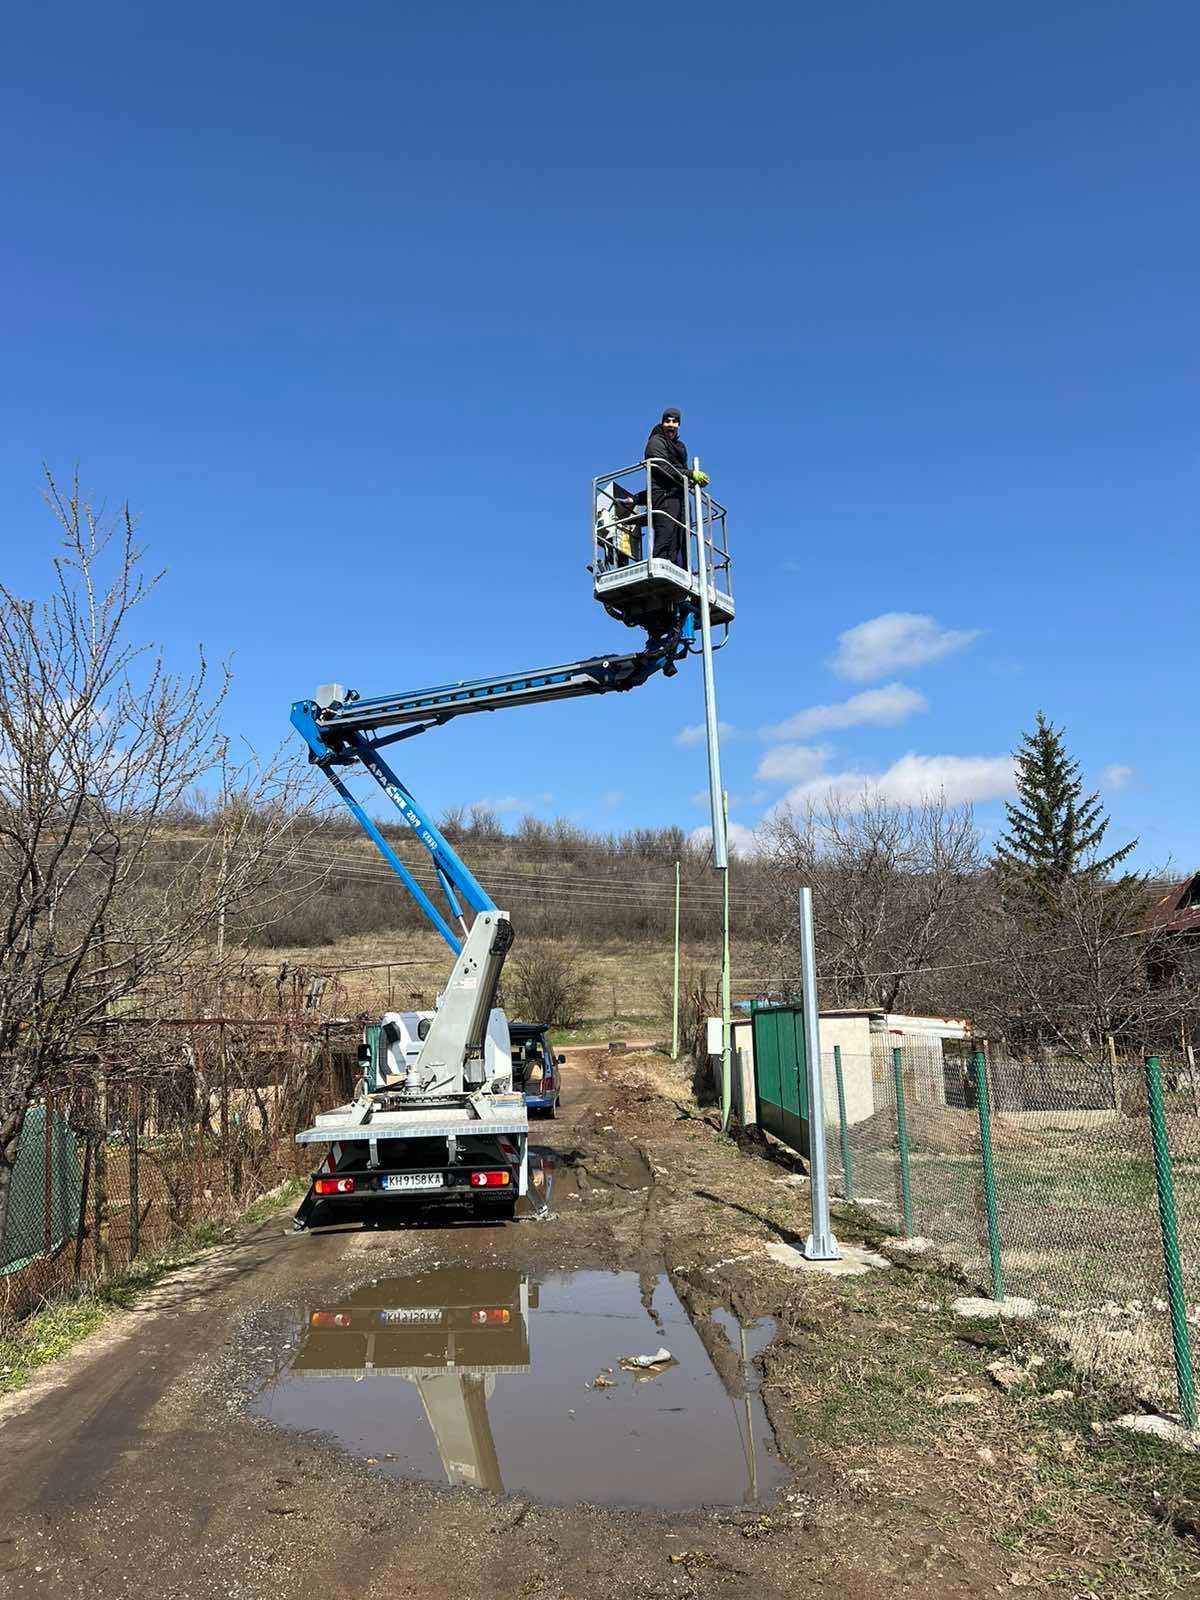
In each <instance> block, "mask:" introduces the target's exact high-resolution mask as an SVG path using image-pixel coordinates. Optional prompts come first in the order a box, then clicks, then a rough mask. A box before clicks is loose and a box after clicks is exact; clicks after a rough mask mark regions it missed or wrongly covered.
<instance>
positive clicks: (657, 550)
mask: <svg viewBox="0 0 1200 1600" xmlns="http://www.w3.org/2000/svg"><path fill="white" fill-rule="evenodd" d="M653 524H654V554H655V555H656V556H658V557H659V558H660V559H662V560H664V561H673V562H674V563H675V565H676V566H677V567H682V568H683V570H684V571H685V572H686V571H687V565H688V561H687V539H686V536H685V533H684V526H683V492H682V490H681V491H680V493H679V494H677V495H671V494H664V495H657V496H656V497H655V501H654V516H653Z"/></svg>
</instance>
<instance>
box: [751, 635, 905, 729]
mask: <svg viewBox="0 0 1200 1600" xmlns="http://www.w3.org/2000/svg"><path fill="white" fill-rule="evenodd" d="M864 626H868V624H864ZM842 637H843V638H845V637H846V636H845V634H843V635H842ZM928 708H929V702H928V701H927V700H926V698H925V696H924V695H923V694H919V693H918V692H917V690H916V689H910V688H908V686H907V685H906V684H903V683H887V684H884V686H883V687H882V688H881V689H864V690H863V691H862V693H861V694H852V695H851V696H850V698H849V700H839V701H838V703H837V704H836V705H831V706H809V707H808V709H807V710H805V711H798V712H797V713H796V715H795V716H794V717H789V718H788V719H787V721H786V722H777V723H775V725H774V726H773V727H770V728H762V729H760V730H759V731H760V733H761V735H762V737H763V738H764V739H806V738H809V737H810V736H811V735H812V734H814V733H828V732H829V731H830V729H832V728H855V727H858V726H859V725H860V724H861V723H873V724H875V725H876V726H878V727H881V728H891V727H894V726H895V725H896V723H898V722H903V721H904V719H905V717H911V716H912V715H913V713H914V712H916V711H926V710H928Z"/></svg>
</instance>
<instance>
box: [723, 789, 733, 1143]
mask: <svg viewBox="0 0 1200 1600" xmlns="http://www.w3.org/2000/svg"><path fill="white" fill-rule="evenodd" d="M721 823H722V826H723V827H724V829H725V832H726V834H728V832H729V796H728V795H727V794H726V793H725V791H724V790H722V791H721ZM721 884H722V889H723V891H724V892H723V894H722V896H721V1131H722V1133H725V1132H727V1131H728V1129H729V1117H730V1113H731V1111H732V1109H733V1058H732V1055H731V1053H730V1052H731V1047H732V1044H733V1034H732V1030H731V1028H730V1017H729V1010H730V1006H729V863H728V862H726V863H725V870H724V872H723V873H722V874H721Z"/></svg>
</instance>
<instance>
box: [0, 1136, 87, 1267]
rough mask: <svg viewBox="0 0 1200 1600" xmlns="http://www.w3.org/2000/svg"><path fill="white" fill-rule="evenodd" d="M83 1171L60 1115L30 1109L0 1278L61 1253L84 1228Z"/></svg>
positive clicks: (0, 1243)
mask: <svg viewBox="0 0 1200 1600" xmlns="http://www.w3.org/2000/svg"><path fill="white" fill-rule="evenodd" d="M81 1179H82V1165H81V1161H80V1149H79V1140H78V1138H77V1136H76V1133H75V1130H74V1129H73V1128H72V1127H71V1125H70V1123H69V1122H68V1121H67V1119H66V1118H65V1117H64V1116H63V1115H62V1113H61V1112H60V1111H57V1110H55V1109H54V1108H53V1107H50V1108H47V1106H46V1105H44V1104H39V1105H31V1106H30V1107H29V1108H28V1109H27V1111H26V1112H25V1120H24V1121H23V1122H22V1124H21V1137H20V1142H19V1144H18V1145H17V1160H16V1165H15V1167H14V1168H13V1173H12V1179H11V1182H10V1186H9V1200H8V1215H7V1217H6V1218H5V1224H4V1236H3V1238H0V1274H8V1273H11V1272H16V1271H18V1270H19V1269H20V1268H21V1267H24V1266H27V1265H28V1263H29V1262H31V1261H34V1260H36V1259H37V1257H38V1256H42V1255H49V1254H51V1253H52V1252H53V1251H55V1250H58V1249H61V1247H62V1246H63V1245H64V1244H65V1243H66V1241H67V1240H68V1239H72V1238H74V1236H75V1234H76V1232H77V1230H78V1228H79V1204H80V1194H81Z"/></svg>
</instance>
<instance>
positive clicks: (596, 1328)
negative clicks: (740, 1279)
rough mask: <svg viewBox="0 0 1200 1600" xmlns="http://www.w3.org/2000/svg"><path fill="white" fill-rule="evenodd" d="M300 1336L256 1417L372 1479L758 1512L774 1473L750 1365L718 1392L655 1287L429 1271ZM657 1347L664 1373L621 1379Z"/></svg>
mask: <svg viewBox="0 0 1200 1600" xmlns="http://www.w3.org/2000/svg"><path fill="white" fill-rule="evenodd" d="M730 1321H731V1324H732V1319H730ZM534 1322H536V1328H534V1327H533V1326H532V1325H533V1323H534ZM732 1326H734V1327H736V1324H732ZM297 1334H299V1335H300V1337H299V1339H298V1340H297V1344H298V1348H295V1349H294V1352H293V1353H292V1355H291V1359H290V1362H289V1364H288V1365H287V1366H286V1367H285V1368H284V1370H283V1371H281V1372H278V1373H277V1375H276V1376H275V1377H274V1378H273V1380H268V1382H267V1384H266V1387H264V1389H263V1390H262V1391H261V1392H260V1393H259V1395H258V1396H257V1397H256V1398H255V1399H254V1400H253V1401H251V1404H250V1409H251V1411H252V1412H253V1413H254V1414H255V1415H257V1416H259V1417H262V1418H263V1419H265V1420H267V1421H270V1422H272V1423H274V1424H276V1425H278V1426H282V1427H286V1428H291V1429H295V1430H299V1431H302V1432H306V1433H318V1434H323V1435H325V1436H327V1437H329V1438H332V1439H334V1440H336V1441H337V1442H338V1443H339V1444H340V1445H341V1446H342V1447H343V1448H345V1449H347V1450H348V1451H350V1452H351V1453H352V1454H353V1455H355V1456H357V1457H358V1458H359V1459H360V1460H361V1459H364V1458H365V1459H366V1460H367V1461H369V1462H371V1463H372V1464H373V1465H377V1466H378V1467H379V1469H380V1470H381V1471H384V1472H388V1473H393V1474H396V1475H399V1476H403V1477H406V1478H420V1479H424V1480H425V1481H427V1482H438V1481H441V1482H444V1483H449V1484H451V1485H452V1486H466V1487H472V1488H477V1489H485V1490H488V1491H490V1492H492V1493H493V1494H498V1495H499V1494H505V1493H507V1494H521V1495H528V1496H530V1497H531V1498H533V1499H536V1500H540V1501H542V1502H544V1503H551V1504H560V1505H561V1504H577V1503H580V1502H586V1503H591V1504H598V1505H623V1506H650V1507H658V1508H661V1509H667V1510H674V1509H682V1508H685V1507H692V1506H698V1505H705V1504H710V1505H728V1504H736V1503H738V1502H753V1501H756V1500H760V1499H769V1498H771V1496H772V1495H773V1492H774V1490H775V1488H776V1487H777V1486H778V1484H779V1483H780V1482H781V1481H782V1479H783V1478H784V1477H785V1476H786V1473H785V1469H784V1468H783V1466H782V1463H781V1462H780V1461H779V1458H778V1455H777V1454H776V1452H775V1450H774V1442H773V1439H772V1436H771V1429H770V1425H769V1423H768V1421H767V1418H766V1415H765V1412H764V1411H763V1408H762V1402H761V1398H760V1396H759V1394H758V1392H757V1384H756V1382H755V1381H754V1380H753V1377H752V1374H751V1372H750V1370H749V1366H748V1365H747V1357H748V1355H749V1352H748V1351H747V1350H746V1348H745V1347H743V1351H742V1376H741V1378H740V1379H738V1378H733V1377H731V1378H730V1379H728V1380H727V1382H725V1383H723V1382H722V1380H721V1378H720V1377H719V1376H718V1373H717V1369H716V1368H715V1367H714V1365H713V1362H712V1360H711V1358H710V1356H709V1353H708V1350H707V1349H706V1347H705V1342H704V1340H703V1339H702V1338H701V1337H700V1333H699V1332H698V1331H697V1328H696V1327H695V1326H694V1325H693V1324H692V1322H691V1320H690V1318H689V1317H688V1314H687V1311H686V1310H685V1308H684V1307H683V1305H682V1304H681V1302H680V1300H679V1298H678V1296H677V1295H676V1294H675V1291H674V1289H673V1288H672V1287H671V1284H670V1282H669V1280H668V1279H667V1278H665V1277H663V1276H658V1275H655V1274H653V1273H646V1274H642V1275H641V1276H639V1275H638V1274H636V1273H632V1272H598V1271H583V1272H572V1273H549V1274H547V1275H546V1276H544V1277H543V1278H541V1279H540V1281H539V1280H531V1279H530V1278H529V1277H528V1276H527V1275H526V1274H524V1273H521V1272H517V1271H512V1270H503V1269H500V1268H488V1267H480V1268H478V1269H475V1268H462V1267H456V1268H439V1269H434V1270H432V1271H428V1272H424V1273H420V1274H414V1275H413V1276H411V1277H407V1278H388V1279H382V1280H380V1281H379V1282H377V1283H375V1284H371V1285H367V1286H365V1287H363V1288H361V1289H357V1290H354V1291H353V1292H348V1293H345V1294H343V1295H340V1296H339V1297H337V1298H336V1299H333V1298H331V1299H329V1300H327V1301H325V1302H323V1303H321V1304H318V1305H316V1306H313V1307H311V1308H310V1309H309V1310H307V1311H306V1312H305V1313H304V1316H303V1322H302V1327H301V1328H300V1329H297V1328H296V1327H295V1324H294V1323H293V1324H292V1325H291V1335H290V1338H289V1340H288V1343H289V1344H290V1343H291V1339H295V1338H296V1335H297ZM712 1336H715V1337H717V1338H718V1339H720V1340H721V1341H722V1342H728V1341H729V1339H730V1334H729V1332H728V1331H727V1330H726V1329H725V1328H724V1327H723V1326H721V1327H719V1328H718V1327H717V1325H715V1324H714V1325H713V1327H712V1329H711V1333H710V1331H708V1330H706V1337H712ZM768 1336H769V1334H768ZM282 1342H283V1341H282V1340H281V1343H282ZM663 1346H666V1347H667V1348H668V1349H669V1351H670V1359H669V1361H667V1362H664V1363H654V1364H652V1366H651V1368H650V1369H649V1370H647V1369H646V1368H645V1367H640V1368H639V1367H638V1366H637V1365H636V1364H634V1363H629V1364H628V1365H627V1366H625V1367H623V1366H622V1358H624V1357H629V1356H638V1355H642V1356H645V1355H647V1354H648V1353H649V1354H653V1353H656V1352H657V1351H658V1350H659V1349H660V1348H662V1347H663ZM733 1348H734V1351H736V1349H737V1345H736V1343H734V1347H733ZM731 1353H732V1352H731ZM501 1463H503V1468H502V1466H501Z"/></svg>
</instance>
